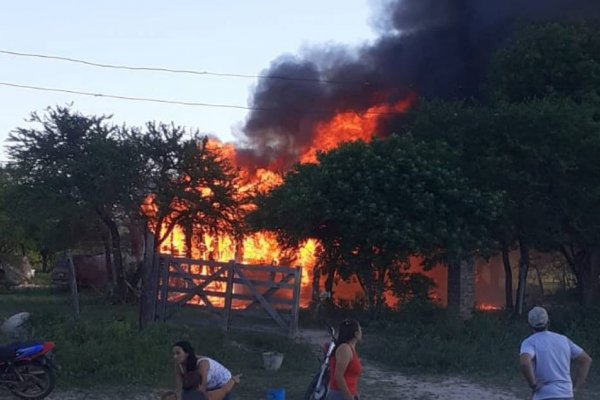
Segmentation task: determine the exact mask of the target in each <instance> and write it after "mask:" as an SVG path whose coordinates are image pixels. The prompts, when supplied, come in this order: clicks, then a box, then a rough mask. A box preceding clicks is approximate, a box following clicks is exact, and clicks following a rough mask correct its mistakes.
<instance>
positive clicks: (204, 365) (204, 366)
mask: <svg viewBox="0 0 600 400" xmlns="http://www.w3.org/2000/svg"><path fill="white" fill-rule="evenodd" d="M209 367H210V364H209V363H208V360H202V361H200V362H199V363H198V372H199V373H200V377H201V378H202V383H201V384H200V390H201V391H202V392H204V393H206V389H208V369H209Z"/></svg>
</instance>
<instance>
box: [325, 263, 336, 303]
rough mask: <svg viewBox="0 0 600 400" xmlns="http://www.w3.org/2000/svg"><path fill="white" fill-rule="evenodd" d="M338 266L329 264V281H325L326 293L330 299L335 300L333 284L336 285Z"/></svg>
mask: <svg viewBox="0 0 600 400" xmlns="http://www.w3.org/2000/svg"><path fill="white" fill-rule="evenodd" d="M336 272H337V265H335V263H333V262H331V261H329V262H328V263H327V279H325V291H326V292H327V293H329V296H330V299H331V300H333V284H334V283H335V273H336Z"/></svg>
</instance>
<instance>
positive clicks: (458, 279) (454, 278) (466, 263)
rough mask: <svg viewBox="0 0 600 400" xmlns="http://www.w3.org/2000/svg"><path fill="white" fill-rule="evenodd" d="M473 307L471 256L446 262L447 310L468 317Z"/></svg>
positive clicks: (463, 317)
mask: <svg viewBox="0 0 600 400" xmlns="http://www.w3.org/2000/svg"><path fill="white" fill-rule="evenodd" d="M474 308H475V265H474V261H473V259H472V258H471V257H468V258H467V257H464V258H462V259H461V258H457V259H456V260H453V261H451V262H450V263H448V311H449V312H450V314H451V315H453V316H455V317H459V318H461V319H469V318H471V317H472V315H473V309H474Z"/></svg>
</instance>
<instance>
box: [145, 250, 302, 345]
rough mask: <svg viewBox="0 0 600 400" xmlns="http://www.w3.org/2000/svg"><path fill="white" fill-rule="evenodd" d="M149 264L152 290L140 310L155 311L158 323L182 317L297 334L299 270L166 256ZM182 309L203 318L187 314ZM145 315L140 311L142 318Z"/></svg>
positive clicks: (234, 326) (156, 255) (250, 328)
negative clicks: (192, 311)
mask: <svg viewBox="0 0 600 400" xmlns="http://www.w3.org/2000/svg"><path fill="white" fill-rule="evenodd" d="M147 260H148V261H149V262H151V263H152V264H151V265H146V267H147V268H146V270H147V271H149V272H148V276H147V278H148V279H149V281H148V284H150V286H151V287H152V289H153V290H152V293H147V296H149V297H147V298H146V299H145V301H144V299H142V309H143V308H144V307H146V308H148V307H149V308H151V309H152V310H151V311H150V313H151V314H152V317H151V318H152V319H153V320H154V321H156V320H160V321H167V320H169V319H171V318H172V317H174V316H175V315H177V314H178V315H179V316H180V317H182V318H186V319H188V320H189V319H190V318H191V319H194V321H190V322H205V323H212V324H214V323H217V324H219V325H220V326H221V327H222V328H223V329H224V330H226V331H229V330H230V329H232V328H241V329H249V330H270V331H274V332H277V333H285V334H286V335H288V336H290V337H294V336H296V334H297V332H298V313H299V308H300V286H301V280H302V269H301V268H300V267H297V268H291V267H284V266H273V265H248V264H240V263H236V262H233V261H231V262H228V263H223V262H218V261H206V260H196V259H187V258H180V257H172V256H170V255H166V254H154V255H153V256H152V257H147ZM150 260H151V261H150ZM153 275H154V279H152V276H153ZM184 309H187V310H191V309H193V310H198V311H203V313H200V314H199V313H191V312H189V313H186V312H183V310H184ZM148 312H149V311H148V309H146V311H145V313H146V314H148ZM143 314H144V311H141V317H142V318H143ZM141 323H142V320H141ZM143 325H144V324H143V323H142V326H143Z"/></svg>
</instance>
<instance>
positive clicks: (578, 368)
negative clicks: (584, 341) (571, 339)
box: [573, 351, 592, 392]
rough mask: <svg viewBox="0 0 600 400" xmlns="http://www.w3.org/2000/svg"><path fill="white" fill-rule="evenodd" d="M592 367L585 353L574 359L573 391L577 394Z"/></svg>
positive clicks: (590, 360)
mask: <svg viewBox="0 0 600 400" xmlns="http://www.w3.org/2000/svg"><path fill="white" fill-rule="evenodd" d="M591 366H592V357H590V356H589V354H587V353H586V352H585V351H584V352H582V353H581V354H580V355H579V357H577V358H575V379H573V391H575V392H578V391H579V389H581V387H582V386H583V384H584V383H585V380H586V379H587V376H588V373H589V372H590V367H591Z"/></svg>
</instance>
